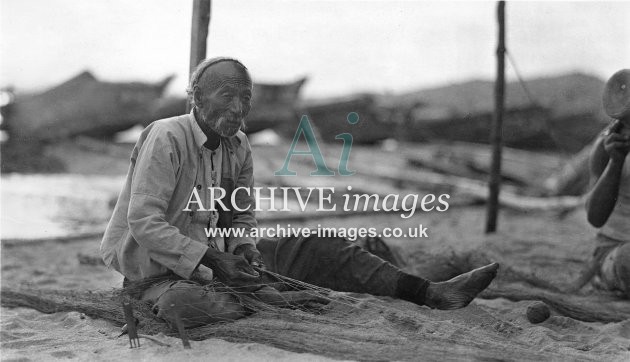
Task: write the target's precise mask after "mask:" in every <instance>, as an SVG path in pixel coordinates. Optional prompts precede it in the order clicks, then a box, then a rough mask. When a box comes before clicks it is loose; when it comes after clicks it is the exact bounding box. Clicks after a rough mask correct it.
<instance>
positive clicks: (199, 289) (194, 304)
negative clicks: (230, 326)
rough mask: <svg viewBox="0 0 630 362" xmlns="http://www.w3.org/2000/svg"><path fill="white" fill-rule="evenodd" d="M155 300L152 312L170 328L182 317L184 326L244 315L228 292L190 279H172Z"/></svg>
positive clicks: (238, 304) (229, 319) (240, 306)
mask: <svg viewBox="0 0 630 362" xmlns="http://www.w3.org/2000/svg"><path fill="white" fill-rule="evenodd" d="M160 289H162V290H161V291H160V293H159V296H157V299H156V300H155V301H154V303H155V304H154V305H153V313H155V314H156V315H157V316H158V317H159V318H162V319H164V320H166V321H167V322H168V323H169V325H170V326H171V327H172V328H175V327H176V321H177V319H178V318H179V319H181V321H182V324H183V325H184V327H185V328H192V327H198V326H202V325H205V324H210V323H216V322H224V321H232V320H236V319H239V318H242V317H244V316H245V309H244V307H243V306H242V305H241V304H240V303H239V302H238V299H237V298H236V297H235V296H234V295H232V294H230V293H228V292H217V291H213V290H211V289H208V288H206V287H203V286H201V285H199V284H197V283H194V282H190V281H185V280H182V281H176V282H171V283H169V284H168V285H167V286H162V288H160Z"/></svg>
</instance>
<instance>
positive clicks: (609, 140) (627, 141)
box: [604, 120, 630, 162]
mask: <svg viewBox="0 0 630 362" xmlns="http://www.w3.org/2000/svg"><path fill="white" fill-rule="evenodd" d="M623 127H624V124H623V123H621V121H619V120H616V121H615V123H613V125H612V126H611V127H610V129H609V131H608V132H607V134H606V136H605V138H604V149H605V150H606V153H608V156H609V157H610V159H611V160H612V161H617V162H618V161H624V160H625V159H626V156H627V155H628V151H630V133H629V132H621V130H622V129H623Z"/></svg>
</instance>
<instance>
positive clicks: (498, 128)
mask: <svg viewBox="0 0 630 362" xmlns="http://www.w3.org/2000/svg"><path fill="white" fill-rule="evenodd" d="M497 20H498V22H499V42H498V45H497V80H496V82H495V83H494V116H493V117H492V131H491V136H490V141H491V143H492V166H491V169H490V182H489V185H488V186H489V195H488V206H487V207H488V209H487V214H486V233H493V232H495V231H496V230H497V217H498V214H499V192H500V190H501V151H502V147H503V110H504V106H505V1H499V2H498V4H497Z"/></svg>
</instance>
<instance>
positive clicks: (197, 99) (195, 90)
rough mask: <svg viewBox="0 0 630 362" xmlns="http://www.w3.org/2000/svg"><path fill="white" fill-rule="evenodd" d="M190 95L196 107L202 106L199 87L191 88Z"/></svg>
mask: <svg viewBox="0 0 630 362" xmlns="http://www.w3.org/2000/svg"><path fill="white" fill-rule="evenodd" d="M192 96H193V101H194V102H195V105H196V106H197V107H198V108H202V106H203V105H202V101H201V96H202V94H201V89H199V87H197V86H195V88H193V92H192Z"/></svg>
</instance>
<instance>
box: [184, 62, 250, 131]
mask: <svg viewBox="0 0 630 362" xmlns="http://www.w3.org/2000/svg"><path fill="white" fill-rule="evenodd" d="M199 92H200V96H199V99H195V102H196V104H197V108H198V110H199V115H200V116H201V121H202V122H203V123H204V124H205V125H206V126H207V127H209V128H210V129H212V130H213V131H215V132H216V133H218V134H219V135H221V136H223V137H231V136H234V135H235V134H236V133H237V132H238V131H239V129H241V127H242V126H243V125H244V121H245V117H246V116H247V114H249V110H250V108H251V98H252V81H251V78H250V77H249V74H247V71H246V70H245V69H242V68H241V67H240V66H238V65H237V64H236V63H234V62H231V61H224V62H220V63H217V64H214V65H211V66H210V67H209V68H208V69H206V71H205V72H204V74H203V75H202V78H201V80H200V81H199Z"/></svg>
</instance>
